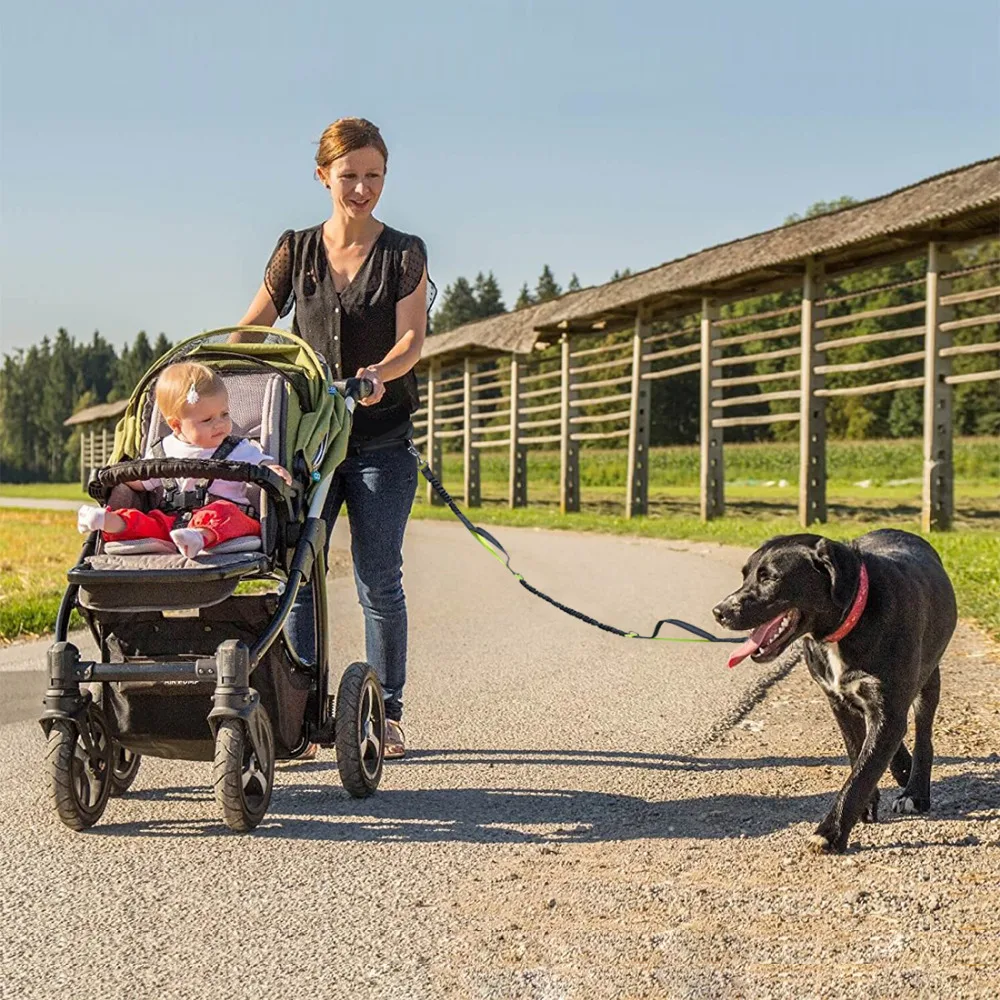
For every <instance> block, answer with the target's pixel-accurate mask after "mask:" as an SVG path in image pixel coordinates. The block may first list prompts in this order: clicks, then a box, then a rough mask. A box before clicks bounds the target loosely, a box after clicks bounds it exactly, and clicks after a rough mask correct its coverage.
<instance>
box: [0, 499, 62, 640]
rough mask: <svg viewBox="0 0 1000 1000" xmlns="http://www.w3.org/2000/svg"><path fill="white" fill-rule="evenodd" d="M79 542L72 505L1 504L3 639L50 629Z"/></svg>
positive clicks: (0, 626) (0, 623)
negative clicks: (26, 506) (31, 507)
mask: <svg viewBox="0 0 1000 1000" xmlns="http://www.w3.org/2000/svg"><path fill="white" fill-rule="evenodd" d="M81 544H82V542H81V536H80V535H79V534H77V531H76V515H75V514H74V513H73V512H72V511H62V510H21V509H18V508H3V509H2V510H0V639H3V640H11V639H19V638H29V637H31V636H36V635H44V634H45V633H47V632H51V631H52V628H53V626H54V624H55V620H56V612H57V611H58V610H59V601H60V600H61V599H62V594H63V591H64V590H65V589H66V571H67V570H68V569H69V568H70V566H72V565H73V564H74V563H75V562H76V560H77V557H78V556H79V554H80V548H81Z"/></svg>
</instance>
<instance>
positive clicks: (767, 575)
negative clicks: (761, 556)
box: [757, 566, 774, 583]
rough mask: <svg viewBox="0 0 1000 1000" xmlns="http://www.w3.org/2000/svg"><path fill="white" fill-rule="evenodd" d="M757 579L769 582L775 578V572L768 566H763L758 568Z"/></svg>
mask: <svg viewBox="0 0 1000 1000" xmlns="http://www.w3.org/2000/svg"><path fill="white" fill-rule="evenodd" d="M757 579H758V580H761V581H763V582H764V583H768V582H769V581H771V580H773V579H774V573H773V572H772V571H771V570H770V569H768V568H767V567H766V566H762V567H761V568H760V569H759V570H757Z"/></svg>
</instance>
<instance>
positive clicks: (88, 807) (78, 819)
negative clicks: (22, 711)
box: [45, 705, 112, 831]
mask: <svg viewBox="0 0 1000 1000" xmlns="http://www.w3.org/2000/svg"><path fill="white" fill-rule="evenodd" d="M87 720H88V723H89V726H90V733H91V738H92V740H93V743H94V749H95V751H96V753H95V756H94V757H91V756H90V754H88V753H87V747H86V744H85V743H84V741H83V737H82V736H81V735H80V734H79V732H78V731H77V728H76V726H75V725H74V724H73V723H72V722H69V721H67V720H64V719H59V720H57V721H56V722H53V723H52V728H51V729H50V730H49V735H48V741H47V750H46V754H45V765H46V770H47V771H48V778H49V801H50V802H51V803H52V805H53V806H54V807H55V810H56V812H57V813H58V814H59V818H60V819H61V820H62V821H63V823H65V824H66V826H68V827H69V828H70V829H71V830H77V831H79V830H86V829H87V828H88V827H91V826H93V825H94V824H95V823H96V822H97V821H98V820H99V819H100V818H101V815H102V813H103V812H104V807H105V806H106V805H107V804H108V795H109V793H110V792H111V755H112V751H111V744H112V740H111V732H110V730H109V729H108V724H107V722H106V721H105V718H104V715H103V713H102V712H101V710H100V709H99V708H98V707H97V706H96V705H91V706H90V708H89V710H88V714H87Z"/></svg>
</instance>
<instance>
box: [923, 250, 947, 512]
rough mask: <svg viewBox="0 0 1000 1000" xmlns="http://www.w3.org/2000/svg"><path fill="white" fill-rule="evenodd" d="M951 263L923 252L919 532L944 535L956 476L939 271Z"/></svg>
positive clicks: (943, 281)
mask: <svg viewBox="0 0 1000 1000" xmlns="http://www.w3.org/2000/svg"><path fill="white" fill-rule="evenodd" d="M954 267H955V261H954V258H953V257H952V256H951V255H950V254H949V253H948V252H947V251H946V249H945V248H944V247H943V246H942V245H941V244H939V243H930V244H928V247H927V295H926V302H927V312H926V314H925V321H926V325H927V328H926V331H925V333H924V469H923V480H924V482H923V497H922V503H921V511H920V526H921V528H922V529H923V530H924V531H947V530H948V529H949V528H951V526H952V520H953V518H954V513H955V473H954V466H953V463H952V388H951V385H950V384H949V383H948V381H947V378H948V376H949V375H950V374H951V364H952V362H951V357H950V356H949V355H945V356H942V355H941V349H942V348H947V347H950V346H951V339H952V337H951V333H950V332H949V331H947V330H946V329H944V327H945V326H946V325H947V324H948V323H949V322H950V321H951V320H952V319H953V318H954V315H955V307H954V306H950V305H942V304H941V298H942V297H943V296H945V295H948V293H949V292H950V291H951V280H950V279H949V278H946V277H943V275H942V273H941V272H942V271H948V270H953V269H954Z"/></svg>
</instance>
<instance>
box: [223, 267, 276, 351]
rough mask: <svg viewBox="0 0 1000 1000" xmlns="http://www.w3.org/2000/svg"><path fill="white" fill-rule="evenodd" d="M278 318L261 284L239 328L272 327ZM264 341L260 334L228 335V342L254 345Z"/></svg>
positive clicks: (239, 332) (268, 294)
mask: <svg viewBox="0 0 1000 1000" xmlns="http://www.w3.org/2000/svg"><path fill="white" fill-rule="evenodd" d="M277 318H278V310H277V309H275V308H274V303H273V302H272V301H271V293H270V292H269V291H268V290H267V285H266V284H264V283H263V282H262V283H261V286H260V288H259V289H258V290H257V294H256V295H255V296H254V297H253V302H251V303H250V306H249V308H248V309H247V311H246V313H245V314H244V316H243V319H241V320H240V321H239V324H238V325H239V326H274V321H275V320H276V319H277ZM263 339H264V334H262V333H249V332H244V331H241V330H238V331H236V332H235V333H231V334H230V335H229V342H230V343H232V344H239V343H256V342H258V341H261V340H263Z"/></svg>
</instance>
